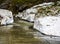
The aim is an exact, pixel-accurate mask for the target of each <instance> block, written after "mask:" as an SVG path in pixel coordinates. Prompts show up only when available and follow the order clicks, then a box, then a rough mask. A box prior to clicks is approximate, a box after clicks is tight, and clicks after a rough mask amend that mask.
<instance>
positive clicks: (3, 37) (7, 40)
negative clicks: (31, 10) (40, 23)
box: [0, 20, 60, 44]
mask: <svg viewBox="0 0 60 44" xmlns="http://www.w3.org/2000/svg"><path fill="white" fill-rule="evenodd" d="M32 26H33V23H30V22H27V21H24V20H19V21H16V22H15V23H13V25H7V26H0V44H60V38H59V37H52V38H51V37H50V36H46V35H43V34H41V33H40V32H38V31H37V30H35V29H33V28H32Z"/></svg>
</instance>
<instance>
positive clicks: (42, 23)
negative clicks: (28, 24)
mask: <svg viewBox="0 0 60 44" xmlns="http://www.w3.org/2000/svg"><path fill="white" fill-rule="evenodd" d="M34 28H35V29H37V30H39V31H40V32H42V33H44V34H47V35H56V36H60V17H56V16H46V17H43V18H38V19H36V20H35V22H34Z"/></svg>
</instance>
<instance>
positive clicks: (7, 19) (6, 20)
mask: <svg viewBox="0 0 60 44" xmlns="http://www.w3.org/2000/svg"><path fill="white" fill-rule="evenodd" d="M0 16H1V17H3V18H2V19H1V25H6V24H10V23H13V16H12V12H11V11H9V10H4V9H0Z"/></svg>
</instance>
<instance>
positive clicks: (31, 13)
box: [16, 2, 53, 22]
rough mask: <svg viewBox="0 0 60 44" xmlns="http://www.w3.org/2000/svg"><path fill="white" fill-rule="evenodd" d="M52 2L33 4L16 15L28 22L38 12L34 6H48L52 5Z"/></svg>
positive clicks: (32, 19)
mask: <svg viewBox="0 0 60 44" xmlns="http://www.w3.org/2000/svg"><path fill="white" fill-rule="evenodd" d="M52 4H53V3H52V2H50V3H43V4H39V5H35V6H33V7H31V8H29V9H27V10H24V11H23V12H22V13H20V12H19V13H18V15H17V16H16V17H20V18H21V19H25V20H28V21H30V22H32V21H34V18H35V15H36V14H37V13H38V9H37V8H36V7H38V6H48V5H52Z"/></svg>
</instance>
